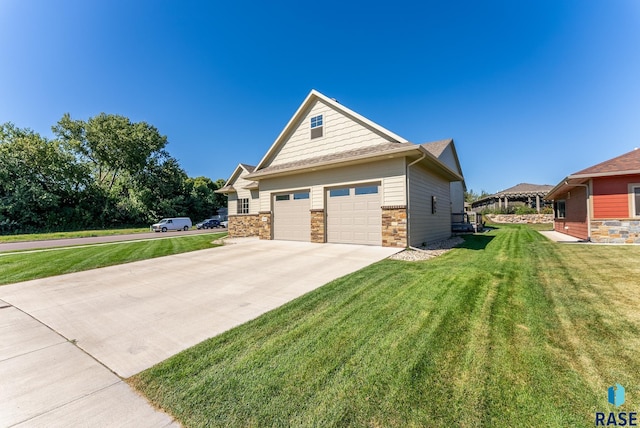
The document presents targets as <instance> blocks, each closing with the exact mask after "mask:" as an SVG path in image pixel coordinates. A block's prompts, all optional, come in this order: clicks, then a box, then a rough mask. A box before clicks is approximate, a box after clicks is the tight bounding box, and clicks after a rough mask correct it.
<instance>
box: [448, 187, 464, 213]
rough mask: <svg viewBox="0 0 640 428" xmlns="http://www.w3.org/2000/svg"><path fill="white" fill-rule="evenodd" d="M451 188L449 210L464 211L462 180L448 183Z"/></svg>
mask: <svg viewBox="0 0 640 428" xmlns="http://www.w3.org/2000/svg"><path fill="white" fill-rule="evenodd" d="M450 190H451V212H452V213H463V212H464V187H462V181H454V182H452V183H451V185H450Z"/></svg>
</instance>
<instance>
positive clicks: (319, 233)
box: [311, 209, 327, 244]
mask: <svg viewBox="0 0 640 428" xmlns="http://www.w3.org/2000/svg"><path fill="white" fill-rule="evenodd" d="M311 242H315V243H318V244H323V243H325V242H327V241H326V239H325V233H324V210H323V209H314V210H311Z"/></svg>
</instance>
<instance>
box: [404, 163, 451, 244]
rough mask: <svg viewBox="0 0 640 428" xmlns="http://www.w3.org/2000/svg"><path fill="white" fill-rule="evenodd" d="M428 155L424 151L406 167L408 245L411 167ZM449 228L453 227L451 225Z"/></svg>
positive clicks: (409, 233)
mask: <svg viewBox="0 0 640 428" xmlns="http://www.w3.org/2000/svg"><path fill="white" fill-rule="evenodd" d="M426 157H427V153H426V152H423V153H422V156H421V157H419V158H418V159H416V160H414V161H413V162H411V163H410V164H407V166H406V167H405V172H404V175H405V177H407V180H406V182H407V208H406V210H407V247H409V246H411V241H410V239H409V237H410V236H411V227H410V225H411V221H410V220H411V210H410V209H409V204H410V201H411V198H410V197H409V196H410V191H411V190H410V189H411V182H410V181H409V167H410V166H413V165H415V164H417V163H418V162H420V161H422V160H423V159H424V158H426ZM449 228H451V226H449Z"/></svg>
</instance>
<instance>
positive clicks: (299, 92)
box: [0, 0, 640, 192]
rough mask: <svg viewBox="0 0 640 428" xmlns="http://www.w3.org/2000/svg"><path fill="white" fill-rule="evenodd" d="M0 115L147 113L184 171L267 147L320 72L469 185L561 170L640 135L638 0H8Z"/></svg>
mask: <svg viewBox="0 0 640 428" xmlns="http://www.w3.org/2000/svg"><path fill="white" fill-rule="evenodd" d="M0 58H1V60H2V63H1V66H0V122H7V121H11V122H13V123H15V124H16V125H17V126H20V127H28V128H31V129H33V130H35V131H37V132H39V133H41V134H43V135H45V136H49V137H50V136H51V131H50V127H51V126H52V125H53V124H55V123H56V122H57V121H58V120H59V119H60V118H61V117H62V115H63V114H64V113H65V112H69V113H70V114H71V116H72V117H73V118H77V119H87V118H89V117H91V116H94V115H96V114H99V113H100V112H106V113H114V114H121V115H125V116H127V117H129V118H131V119H132V120H134V121H147V122H149V123H151V124H153V125H154V126H156V127H157V128H158V129H159V130H160V132H161V133H163V134H165V135H167V137H168V139H169V142H170V144H169V146H168V150H169V152H170V153H171V154H172V155H173V156H174V157H176V158H178V160H179V161H180V164H181V165H182V167H183V168H184V169H185V170H186V171H187V173H188V174H189V175H190V176H198V175H205V176H208V177H211V178H212V179H214V180H215V179H217V178H227V177H228V176H229V175H230V174H231V172H232V171H233V169H234V168H235V166H236V165H237V163H238V162H244V163H249V164H256V163H257V162H258V161H259V160H260V159H261V157H262V156H263V155H264V153H265V152H266V151H267V149H268V148H269V147H270V145H271V144H272V142H273V141H274V139H275V138H276V137H277V135H278V134H279V133H280V131H281V130H282V128H283V127H284V126H285V125H286V123H287V122H288V121H289V119H290V117H291V115H292V114H293V113H294V112H295V110H296V109H297V108H298V106H299V104H300V103H301V102H302V101H303V99H304V98H305V96H306V95H307V94H308V92H309V91H310V90H311V89H317V90H319V91H320V92H322V93H324V94H325V95H327V96H329V97H332V98H336V99H338V100H339V101H340V102H341V103H342V104H344V105H346V106H347V107H349V108H351V109H352V110H355V111H357V112H358V113H360V114H362V115H364V116H366V117H368V118H369V119H371V120H373V121H374V122H377V123H379V124H380V125H382V126H384V127H386V128H388V129H389V130H391V131H392V132H394V133H396V134H399V135H401V136H403V137H404V138H407V139H408V140H410V141H412V142H415V143H422V142H427V141H433V140H438V139H442V138H449V137H451V138H454V140H455V141H456V146H457V149H458V154H459V157H460V161H461V164H462V168H463V172H464V175H465V178H466V182H467V187H468V188H470V189H473V190H476V191H479V190H481V189H482V190H486V191H488V192H495V191H498V190H500V189H504V188H507V187H511V186H513V185H515V184H517V183H520V182H530V183H537V184H556V183H557V182H558V181H559V180H561V179H562V178H563V177H564V176H566V175H568V174H569V173H572V172H575V171H577V170H580V169H583V168H585V167H588V166H590V165H593V164H595V163H598V162H601V161H603V160H606V159H609V158H611V157H614V156H617V155H620V154H622V153H626V152H627V151H630V150H632V149H633V148H634V147H638V146H640V139H639V137H640V2H639V1H637V0H561V1H558V0H549V1H547V0H535V1H525V0H519V1H513V0H504V1H494V0H487V1H484V2H477V1H455V0H453V1H438V2H436V1H427V0H425V1H415V2H407V1H394V2H377V1H367V2H345V1H333V0H327V1H323V2H299V1H296V2H293V1H290V2H288V1H270V2H258V1H254V2H247V1H233V2H218V1H188V0H187V1H166V0H155V1H151V0H149V1H120V0H112V1H108V2H93V1H86V0H59V1H50V0H0Z"/></svg>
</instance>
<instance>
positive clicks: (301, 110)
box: [256, 89, 408, 171]
mask: <svg viewBox="0 0 640 428" xmlns="http://www.w3.org/2000/svg"><path fill="white" fill-rule="evenodd" d="M318 100H320V101H322V102H324V103H325V104H327V105H328V106H330V107H332V108H333V109H335V110H337V111H339V112H341V113H342V114H344V115H346V116H349V117H351V118H352V119H353V120H355V121H357V122H360V123H361V124H363V125H365V126H366V127H368V128H370V129H372V130H374V131H376V132H378V133H379V134H382V135H384V136H386V137H387V138H389V139H390V140H392V141H395V142H398V143H408V141H407V140H406V139H404V138H402V137H400V136H399V135H397V134H394V133H393V132H391V131H389V130H388V129H386V128H383V127H382V126H380V125H378V124H377V123H375V122H372V121H371V120H369V119H367V118H366V117H364V116H361V115H359V114H358V113H356V112H355V111H353V110H351V109H349V108H347V107H345V106H343V105H342V104H340V103H339V102H337V101H336V100H334V99H331V98H329V97H327V96H325V95H323V94H321V93H320V92H318V91H316V90H315V89H312V90H311V92H309V95H307V97H306V98H305V99H304V101H303V102H302V104H301V105H300V107H298V110H296V112H295V113H294V114H293V117H291V119H290V120H289V122H288V123H287V125H286V126H285V127H284V129H283V130H282V132H281V133H280V135H278V138H276V140H275V141H274V142H273V144H272V145H271V147H270V148H269V150H268V151H267V153H266V154H265V155H264V157H263V158H262V159H261V160H260V162H259V163H258V165H257V166H256V170H258V171H260V170H261V169H262V168H265V167H266V165H267V164H268V162H269V161H270V160H272V158H273V157H274V156H275V155H276V154H277V153H278V150H279V149H280V148H281V147H282V146H283V145H284V143H285V142H286V141H287V138H288V136H289V135H290V134H291V132H293V131H294V130H295V128H296V126H297V124H298V122H299V121H300V120H301V119H302V118H303V116H304V114H305V113H306V111H307V110H308V109H309V108H310V107H312V106H313V104H314V103H315V102H316V101H318Z"/></svg>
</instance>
